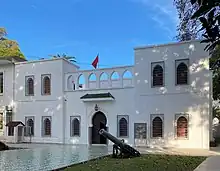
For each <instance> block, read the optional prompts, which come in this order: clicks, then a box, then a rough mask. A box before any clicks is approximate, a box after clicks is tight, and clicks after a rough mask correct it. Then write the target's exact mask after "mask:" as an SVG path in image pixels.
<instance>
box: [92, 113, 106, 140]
mask: <svg viewBox="0 0 220 171" xmlns="http://www.w3.org/2000/svg"><path fill="white" fill-rule="evenodd" d="M106 124H107V119H106V116H105V114H104V113H102V112H100V111H98V112H96V113H95V114H94V116H93V118H92V125H93V127H92V136H91V139H92V141H91V142H92V144H107V139H106V138H105V137H103V136H102V135H100V134H99V131H100V129H104V130H107V127H106Z"/></svg>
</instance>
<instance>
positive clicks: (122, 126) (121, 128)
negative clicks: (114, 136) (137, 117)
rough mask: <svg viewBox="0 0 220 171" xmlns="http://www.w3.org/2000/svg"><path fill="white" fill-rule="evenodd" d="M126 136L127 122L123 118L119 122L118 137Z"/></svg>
mask: <svg viewBox="0 0 220 171" xmlns="http://www.w3.org/2000/svg"><path fill="white" fill-rule="evenodd" d="M127 136H128V121H127V120H126V119H125V118H121V119H120V120H119V137H127Z"/></svg>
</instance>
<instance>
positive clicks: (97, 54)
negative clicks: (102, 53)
mask: <svg viewBox="0 0 220 171" xmlns="http://www.w3.org/2000/svg"><path fill="white" fill-rule="evenodd" d="M97 56H98V59H99V53H98V54H97ZM97 69H99V61H98V66H97Z"/></svg>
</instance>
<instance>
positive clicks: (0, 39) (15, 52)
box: [0, 27, 25, 59]
mask: <svg viewBox="0 0 220 171" xmlns="http://www.w3.org/2000/svg"><path fill="white" fill-rule="evenodd" d="M6 36H7V32H6V29H5V28H1V27H0V58H7V57H19V58H22V59H25V57H24V55H23V54H22V52H21V50H20V48H19V46H18V43H17V42H16V41H14V40H9V39H7V38H6Z"/></svg>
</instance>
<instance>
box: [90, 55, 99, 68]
mask: <svg viewBox="0 0 220 171" xmlns="http://www.w3.org/2000/svg"><path fill="white" fill-rule="evenodd" d="M98 63H99V55H97V56H96V58H95V60H94V61H93V62H92V66H93V67H94V68H97V64H98Z"/></svg>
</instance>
